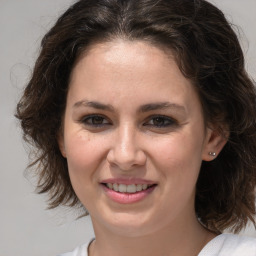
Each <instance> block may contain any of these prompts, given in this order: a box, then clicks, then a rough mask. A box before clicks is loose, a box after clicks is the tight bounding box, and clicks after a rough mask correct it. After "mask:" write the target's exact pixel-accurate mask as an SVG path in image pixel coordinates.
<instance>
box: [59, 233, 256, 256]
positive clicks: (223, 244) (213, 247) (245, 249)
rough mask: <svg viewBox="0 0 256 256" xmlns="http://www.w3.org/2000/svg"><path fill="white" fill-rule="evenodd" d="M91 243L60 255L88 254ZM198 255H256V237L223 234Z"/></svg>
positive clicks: (77, 255)
mask: <svg viewBox="0 0 256 256" xmlns="http://www.w3.org/2000/svg"><path fill="white" fill-rule="evenodd" d="M89 244H90V243H88V244H84V245H82V246H79V247H77V248H76V249H75V250H74V251H73V252H68V253H64V254H61V255H59V256H88V245H89ZM106 256H107V255H106ZM198 256H256V238H253V237H245V236H238V235H232V234H221V235H219V236H217V237H215V238H214V239H213V240H211V241H210V242H209V243H208V244H206V245H205V247H204V248H203V249H202V251H201V252H200V253H199V254H198Z"/></svg>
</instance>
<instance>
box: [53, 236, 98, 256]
mask: <svg viewBox="0 0 256 256" xmlns="http://www.w3.org/2000/svg"><path fill="white" fill-rule="evenodd" d="M93 240H94V239H92V240H91V241H90V242H89V243H86V244H83V245H80V246H78V247H76V248H75V249H74V250H73V251H72V252H66V253H63V254H59V255H57V256H88V248H89V245H90V243H91V242H92V241H93Z"/></svg>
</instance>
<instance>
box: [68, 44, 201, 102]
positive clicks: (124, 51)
mask: <svg viewBox="0 0 256 256" xmlns="http://www.w3.org/2000/svg"><path fill="white" fill-rule="evenodd" d="M69 94H76V96H79V95H83V94H84V96H86V97H96V98H97V97H99V98H101V99H102V98H105V99H104V100H105V101H107V99H106V95H107V96H108V99H109V101H111V100H112V101H115V102H117V101H118V100H121V99H125V98H127V99H128V98H129V97H130V101H131V99H134V98H137V99H138V100H140V101H141V102H143V104H147V103H149V102H153V101H154V102H155V101H163V102H167V101H170V100H171V101H173V103H174V104H179V105H180V104H184V102H185V101H187V102H190V101H192V102H193V101H194V100H198V99H197V96H196V95H195V94H196V93H195V89H194V87H193V85H192V84H191V81H190V80H188V79H187V78H185V77H184V76H183V74H182V73H181V71H180V70H179V68H178V66H177V64H176V62H175V60H174V57H173V55H172V52H171V51H168V52H167V51H166V50H163V49H162V48H158V47H156V46H154V45H151V44H149V43H146V42H144V41H125V40H121V39H120V40H116V41H112V42H107V43H99V44H94V45H92V46H91V47H90V48H88V49H87V50H86V52H85V53H84V54H83V55H81V57H80V58H79V60H78V61H77V63H76V65H75V67H74V69H73V71H72V74H71V80H70V92H69ZM93 100H95V99H93ZM97 100H98V99H97ZM146 101H148V102H146Z"/></svg>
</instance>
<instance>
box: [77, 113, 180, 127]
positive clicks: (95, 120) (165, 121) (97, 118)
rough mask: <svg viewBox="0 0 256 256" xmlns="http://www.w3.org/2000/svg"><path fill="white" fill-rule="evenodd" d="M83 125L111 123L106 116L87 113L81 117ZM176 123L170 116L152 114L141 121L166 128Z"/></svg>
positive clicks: (150, 125) (93, 125)
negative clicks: (144, 120)
mask: <svg viewBox="0 0 256 256" xmlns="http://www.w3.org/2000/svg"><path fill="white" fill-rule="evenodd" d="M159 121H160V123H159V124H156V123H154V122H159ZM80 122H81V123H83V124H84V125H87V126H91V127H95V128H102V127H104V126H106V125H112V123H111V122H110V121H109V119H108V118H106V117H105V116H102V115H97V114H94V115H88V116H85V117H83V118H82V119H81V121H80ZM176 125H178V123H177V121H176V120H175V119H173V118H170V117H168V116H164V115H154V116H150V117H149V118H148V119H147V121H146V122H145V123H143V126H149V127H152V128H158V129H161V128H168V127H170V126H176Z"/></svg>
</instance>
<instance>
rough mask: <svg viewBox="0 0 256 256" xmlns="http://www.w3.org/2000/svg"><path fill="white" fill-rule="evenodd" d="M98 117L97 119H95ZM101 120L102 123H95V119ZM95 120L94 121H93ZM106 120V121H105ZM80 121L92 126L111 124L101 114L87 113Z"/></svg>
mask: <svg viewBox="0 0 256 256" xmlns="http://www.w3.org/2000/svg"><path fill="white" fill-rule="evenodd" d="M97 119H98V120H97ZM99 120H101V121H102V123H97V121H99ZM94 121H96V123H94ZM105 121H107V122H105ZM81 123H83V124H85V125H89V126H93V127H99V128H100V127H102V126H105V125H111V122H109V121H108V119H107V118H106V117H104V116H102V115H89V116H85V117H83V118H82V120H81Z"/></svg>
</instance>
